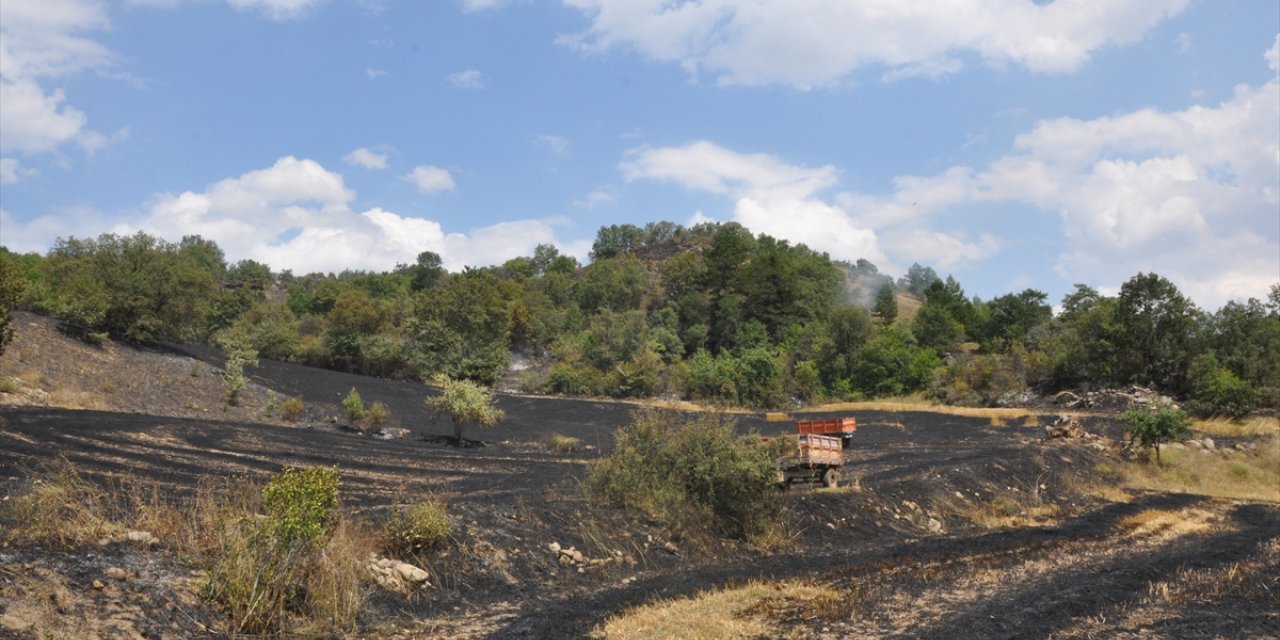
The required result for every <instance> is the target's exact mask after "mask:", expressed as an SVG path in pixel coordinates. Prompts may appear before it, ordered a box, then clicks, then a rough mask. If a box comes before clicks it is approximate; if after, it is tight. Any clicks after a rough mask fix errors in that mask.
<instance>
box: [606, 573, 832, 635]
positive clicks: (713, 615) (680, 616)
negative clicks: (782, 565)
mask: <svg viewBox="0 0 1280 640" xmlns="http://www.w3.org/2000/svg"><path fill="white" fill-rule="evenodd" d="M840 602H841V596H840V593H839V592H837V591H835V590H833V589H831V588H829V587H822V586H816V585H811V584H803V583H796V582H763V581H760V582H752V583H750V584H747V585H746V586H741V587H731V588H727V589H719V590H709V591H705V592H702V593H700V594H697V595H695V596H691V597H688V598H678V599H674V600H663V601H659V602H654V603H651V604H646V605H644V606H641V607H637V608H635V609H631V610H630V611H626V612H624V613H622V614H620V615H617V616H614V617H612V618H609V619H608V620H607V621H605V623H604V624H603V625H601V626H600V627H599V628H598V629H596V630H595V632H593V633H592V635H591V637H593V638H602V639H604V640H650V639H652V640H658V639H660V638H685V639H688V640H711V639H717V640H719V639H742V640H748V639H753V638H776V637H784V631H783V629H782V627H781V626H780V625H779V624H778V623H777V622H776V621H775V620H773V619H772V618H773V617H774V615H773V612H775V611H777V610H780V609H795V608H802V609H812V608H819V609H828V608H833V606H832V605H834V604H836V603H840Z"/></svg>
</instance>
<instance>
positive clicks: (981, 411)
mask: <svg viewBox="0 0 1280 640" xmlns="http://www.w3.org/2000/svg"><path fill="white" fill-rule="evenodd" d="M841 411H896V412H903V411H920V412H925V413H941V414H945V415H950V416H963V417H966V418H988V419H990V420H991V421H992V424H993V425H996V426H1001V425H1003V424H1004V423H1005V422H1006V421H1008V420H1019V419H1021V420H1024V422H1023V424H1031V420H1033V419H1034V420H1035V423H1036V424H1038V423H1039V418H1037V417H1036V414H1035V413H1033V412H1032V410H1031V409H1022V408H1017V407H1012V408H986V407H953V406H949V405H944V404H938V403H935V402H929V401H926V400H921V399H918V398H888V399H882V400H868V401H864V402H836V403H831V404H824V405H819V406H813V407H806V408H805V409H804V410H803V411H800V412H799V413H836V412H841ZM1057 413H1063V414H1065V415H1071V416H1083V415H1087V414H1085V413H1082V412H1079V411H1065V412H1061V411H1060V412H1057Z"/></svg>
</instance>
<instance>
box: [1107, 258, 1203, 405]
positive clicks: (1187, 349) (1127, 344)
mask: <svg viewBox="0 0 1280 640" xmlns="http://www.w3.org/2000/svg"><path fill="white" fill-rule="evenodd" d="M1199 316H1200V310H1199V309H1197V308H1196V306H1195V305H1194V304H1193V303H1192V302H1191V301H1190V300H1188V299H1187V298H1186V296H1183V295H1182V293H1181V292H1180V291H1178V287H1176V286H1174V284H1173V283H1172V282H1170V281H1168V280H1166V279H1165V278H1163V277H1161V276H1159V275H1156V274H1154V273H1149V274H1145V273H1139V274H1138V275H1136V276H1134V277H1132V278H1130V279H1129V280H1128V281H1127V282H1125V283H1124V284H1123V285H1121V286H1120V299H1119V305H1118V306H1117V308H1116V320H1117V321H1118V323H1119V329H1120V335H1119V336H1118V337H1119V341H1118V342H1119V346H1120V348H1121V353H1120V362H1119V364H1120V366H1121V372H1122V375H1123V376H1124V377H1125V378H1127V380H1128V381H1131V382H1138V383H1145V384H1155V385H1158V386H1159V387H1160V388H1161V389H1166V390H1170V391H1176V392H1182V391H1185V390H1186V373H1187V366H1188V365H1189V364H1190V362H1191V360H1192V358H1194V357H1195V355H1196V352H1195V349H1193V347H1194V346H1195V344H1194V343H1195V341H1196V338H1197V332H1198V328H1199V324H1200V323H1199Z"/></svg>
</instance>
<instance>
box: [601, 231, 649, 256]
mask: <svg viewBox="0 0 1280 640" xmlns="http://www.w3.org/2000/svg"><path fill="white" fill-rule="evenodd" d="M644 237H645V233H644V231H643V230H642V229H640V227H637V226H635V225H634V224H612V225H609V226H607V227H600V230H599V231H597V232H596V241H595V242H594V243H592V245H591V260H592V262H595V261H598V260H607V259H609V258H617V257H619V256H624V255H628V254H633V253H635V252H636V250H637V249H639V248H640V246H641V244H642V243H643V242H644Z"/></svg>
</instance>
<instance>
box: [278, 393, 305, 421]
mask: <svg viewBox="0 0 1280 640" xmlns="http://www.w3.org/2000/svg"><path fill="white" fill-rule="evenodd" d="M304 408H305V407H304V406H303V404H302V399H301V398H285V400H284V402H281V403H280V417H281V418H284V419H285V420H288V421H290V422H293V421H294V420H297V419H298V418H299V417H301V416H302V410H303V409H304Z"/></svg>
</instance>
